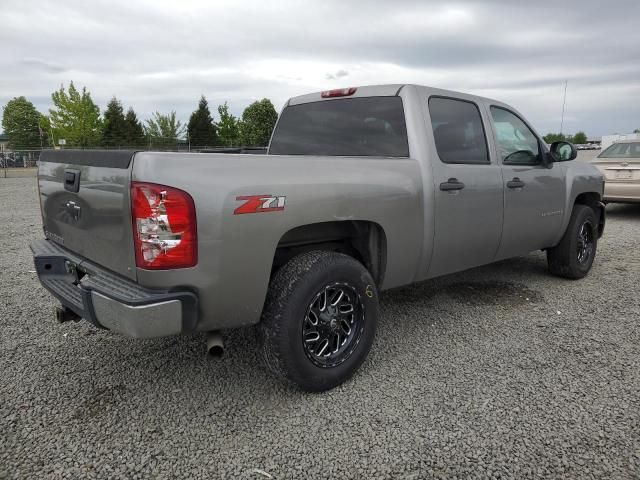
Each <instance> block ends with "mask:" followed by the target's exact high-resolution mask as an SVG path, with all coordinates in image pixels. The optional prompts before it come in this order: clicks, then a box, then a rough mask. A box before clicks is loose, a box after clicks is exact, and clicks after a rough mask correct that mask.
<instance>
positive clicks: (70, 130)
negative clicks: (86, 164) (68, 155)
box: [49, 82, 102, 147]
mask: <svg viewBox="0 0 640 480" xmlns="http://www.w3.org/2000/svg"><path fill="white" fill-rule="evenodd" d="M51 99H52V100H53V105H54V107H55V108H51V109H49V120H50V122H51V128H52V130H53V134H54V136H55V138H56V141H59V140H60V139H64V140H65V141H66V145H68V146H74V147H94V146H97V145H99V144H100V141H101V140H102V132H101V129H102V122H101V121H100V109H99V108H98V106H97V105H96V104H95V103H93V100H92V99H91V94H90V93H89V92H88V91H87V88H86V87H82V92H80V91H78V89H77V88H76V87H75V85H74V84H73V82H70V83H69V90H68V92H67V91H66V90H65V88H64V85H61V86H60V90H58V91H56V92H53V93H52V94H51Z"/></svg>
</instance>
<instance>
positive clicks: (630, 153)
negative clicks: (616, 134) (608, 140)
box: [598, 142, 640, 158]
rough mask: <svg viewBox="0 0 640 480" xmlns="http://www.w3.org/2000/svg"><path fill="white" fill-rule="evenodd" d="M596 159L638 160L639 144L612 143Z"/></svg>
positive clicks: (639, 154) (639, 156)
mask: <svg viewBox="0 0 640 480" xmlns="http://www.w3.org/2000/svg"><path fill="white" fill-rule="evenodd" d="M598 158H640V142H629V143H614V144H613V145H611V146H610V147H608V148H607V149H606V150H605V151H604V152H602V153H601V154H600V155H598Z"/></svg>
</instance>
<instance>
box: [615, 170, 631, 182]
mask: <svg viewBox="0 0 640 480" xmlns="http://www.w3.org/2000/svg"><path fill="white" fill-rule="evenodd" d="M632 178H633V172H632V171H631V170H616V173H615V179H616V180H631V179H632Z"/></svg>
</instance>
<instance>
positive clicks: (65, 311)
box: [56, 307, 80, 323]
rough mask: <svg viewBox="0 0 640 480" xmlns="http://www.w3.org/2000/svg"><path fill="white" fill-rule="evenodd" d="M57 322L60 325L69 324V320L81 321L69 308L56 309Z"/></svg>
mask: <svg viewBox="0 0 640 480" xmlns="http://www.w3.org/2000/svg"><path fill="white" fill-rule="evenodd" d="M56 320H57V321H58V322H60V323H64V322H68V321H69V320H73V321H75V322H77V321H79V320H80V316H79V315H78V314H77V313H76V312H74V311H73V310H71V309H69V308H67V307H56Z"/></svg>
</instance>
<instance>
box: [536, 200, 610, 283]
mask: <svg viewBox="0 0 640 480" xmlns="http://www.w3.org/2000/svg"><path fill="white" fill-rule="evenodd" d="M597 246H598V218H597V217H596V213H595V212H594V211H593V209H592V208H591V207H588V206H586V205H575V206H574V207H573V211H572V212H571V219H570V220H569V225H567V230H566V231H565V233H564V236H563V237H562V240H560V243H559V244H558V245H556V246H555V247H553V248H550V249H548V250H547V263H548V265H549V270H550V271H551V273H553V274H554V275H557V276H559V277H564V278H570V279H574V280H575V279H579V278H583V277H584V276H585V275H587V273H589V270H591V265H593V260H594V258H595V256H596V249H597ZM585 249H586V250H585Z"/></svg>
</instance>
